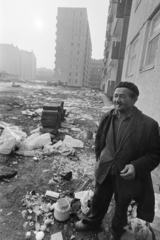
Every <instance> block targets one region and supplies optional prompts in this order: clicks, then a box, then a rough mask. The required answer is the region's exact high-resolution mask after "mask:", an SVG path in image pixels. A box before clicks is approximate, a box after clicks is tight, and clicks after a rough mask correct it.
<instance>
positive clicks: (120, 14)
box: [101, 0, 132, 100]
mask: <svg viewBox="0 0 160 240" xmlns="http://www.w3.org/2000/svg"><path fill="white" fill-rule="evenodd" d="M131 6H132V0H110V4H109V8H108V19H107V27H106V38H105V48H104V59H103V62H104V67H103V72H102V77H101V89H102V91H103V92H104V93H105V94H106V95H107V97H109V98H110V99H111V100H112V97H113V92H114V87H115V85H117V84H118V83H119V82H121V77H122V69H123V62H124V53H125V46H126V39H127V33H128V26H129V20H130V13H131Z"/></svg>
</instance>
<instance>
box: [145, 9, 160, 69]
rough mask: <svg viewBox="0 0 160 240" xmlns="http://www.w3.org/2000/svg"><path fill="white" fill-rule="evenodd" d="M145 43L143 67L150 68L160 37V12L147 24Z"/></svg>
mask: <svg viewBox="0 0 160 240" xmlns="http://www.w3.org/2000/svg"><path fill="white" fill-rule="evenodd" d="M146 34H147V38H146V39H147V41H146V43H145V49H146V53H145V62H144V66H145V67H146V66H150V65H153V64H154V61H155V57H156V52H157V49H158V42H159V36H160V11H159V12H158V14H156V16H155V17H154V18H153V19H152V20H151V21H150V22H149V25H148V28H147V33H146Z"/></svg>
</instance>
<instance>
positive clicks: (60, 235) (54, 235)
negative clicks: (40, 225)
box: [50, 232, 63, 240]
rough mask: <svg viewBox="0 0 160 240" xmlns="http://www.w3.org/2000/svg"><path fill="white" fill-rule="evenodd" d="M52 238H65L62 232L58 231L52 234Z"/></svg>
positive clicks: (57, 239) (55, 239) (59, 239)
mask: <svg viewBox="0 0 160 240" xmlns="http://www.w3.org/2000/svg"><path fill="white" fill-rule="evenodd" d="M50 240H63V236H62V233H61V232H58V233H54V234H52V235H51V239H50Z"/></svg>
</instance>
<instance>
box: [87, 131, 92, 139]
mask: <svg viewBox="0 0 160 240" xmlns="http://www.w3.org/2000/svg"><path fill="white" fill-rule="evenodd" d="M87 138H88V139H92V138H93V132H90V131H88V132H87Z"/></svg>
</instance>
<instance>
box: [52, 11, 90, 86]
mask: <svg viewBox="0 0 160 240" xmlns="http://www.w3.org/2000/svg"><path fill="white" fill-rule="evenodd" d="M56 35H57V38H56V55H55V59H56V60H55V80H56V81H57V82H61V83H65V84H67V85H68V86H71V87H83V86H84V87H87V86H88V84H89V79H90V74H91V52H92V45H91V37H90V29H89V23H88V17H87V10H86V9H85V8H58V15H57V32H56Z"/></svg>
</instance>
